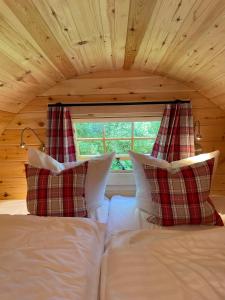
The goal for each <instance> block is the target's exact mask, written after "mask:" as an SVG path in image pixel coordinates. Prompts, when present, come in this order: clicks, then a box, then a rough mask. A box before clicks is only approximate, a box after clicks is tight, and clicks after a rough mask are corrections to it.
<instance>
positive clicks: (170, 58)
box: [156, 0, 225, 75]
mask: <svg viewBox="0 0 225 300" xmlns="http://www.w3.org/2000/svg"><path fill="white" fill-rule="evenodd" d="M224 7H225V2H224V1H221V0H216V1H210V0H204V1H196V4H195V5H194V6H193V8H192V11H191V13H190V14H189V15H188V16H187V18H186V19H185V20H184V23H183V25H182V27H181V29H180V30H179V32H178V34H177V35H176V37H175V39H174V41H173V47H170V48H169V49H168V51H167V52H166V54H165V55H164V57H163V59H162V60H161V62H160V65H159V66H158V68H157V69H156V71H158V72H163V73H167V74H170V75H171V74H175V73H176V71H175V69H176V70H177V69H178V68H179V66H180V65H182V64H183V62H184V60H186V58H187V57H188V56H187V55H188V54H189V55H190V49H194V50H193V51H194V52H195V50H196V49H195V45H196V43H198V40H199V38H200V37H201V36H202V35H203V34H207V31H208V28H209V26H210V25H211V24H212V22H213V21H214V20H215V19H216V18H217V17H218V15H220V14H221V11H222V10H223V9H224ZM185 54H186V55H185ZM181 72H182V70H181Z"/></svg>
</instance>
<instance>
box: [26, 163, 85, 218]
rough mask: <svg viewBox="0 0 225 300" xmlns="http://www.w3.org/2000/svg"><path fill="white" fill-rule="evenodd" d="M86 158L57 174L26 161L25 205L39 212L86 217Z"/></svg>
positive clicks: (45, 214)
mask: <svg viewBox="0 0 225 300" xmlns="http://www.w3.org/2000/svg"><path fill="white" fill-rule="evenodd" d="M87 169H88V162H84V163H82V164H80V165H79V166H76V167H74V168H71V169H66V170H64V171H62V172H60V173H58V174H54V173H52V172H51V171H50V170H47V169H39V168H35V167H32V166H31V165H26V177H27V188H28V191H27V209H28V211H29V213H30V214H32V215H38V216H61V217H87V207H86V202H85V180H86V174H87Z"/></svg>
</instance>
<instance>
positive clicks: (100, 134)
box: [74, 119, 160, 170]
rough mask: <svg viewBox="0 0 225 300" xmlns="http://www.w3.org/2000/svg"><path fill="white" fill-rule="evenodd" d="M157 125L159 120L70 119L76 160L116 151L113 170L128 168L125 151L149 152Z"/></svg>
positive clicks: (129, 164)
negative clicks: (72, 127) (73, 134)
mask: <svg viewBox="0 0 225 300" xmlns="http://www.w3.org/2000/svg"><path fill="white" fill-rule="evenodd" d="M159 126H160V120H155V119H154V120H152V121H151V120H148V121H135V122H131V121H123V122H121V121H112V122H111V121H110V122H96V121H95V122H78V121H75V122H74V127H75V139H76V148H77V158H78V160H85V159H87V158H90V157H93V156H96V155H101V154H104V153H107V152H112V151H115V152H116V157H117V158H118V157H119V158H120V162H121V163H118V160H117V159H115V160H114V162H113V164H112V169H113V170H121V168H122V167H121V166H124V168H125V169H126V170H131V169H132V163H131V161H130V159H129V156H128V151H129V150H133V151H136V152H139V153H151V151H152V147H153V144H154V142H155V138H156V136H157V133H158V130H159Z"/></svg>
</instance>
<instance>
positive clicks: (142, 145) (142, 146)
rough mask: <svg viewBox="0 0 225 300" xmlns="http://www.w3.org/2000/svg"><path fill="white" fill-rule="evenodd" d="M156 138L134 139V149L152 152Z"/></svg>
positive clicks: (141, 151) (140, 151)
mask: <svg viewBox="0 0 225 300" xmlns="http://www.w3.org/2000/svg"><path fill="white" fill-rule="evenodd" d="M154 142H155V141H154V140H134V151H135V152H139V153H151V152H152V147H153V145H154Z"/></svg>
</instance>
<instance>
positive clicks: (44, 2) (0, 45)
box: [0, 0, 225, 113]
mask: <svg viewBox="0 0 225 300" xmlns="http://www.w3.org/2000/svg"><path fill="white" fill-rule="evenodd" d="M0 6H1V11H0V28H1V30H0V66H1V68H0V110H2V111H7V112H11V113H17V112H19V111H20V110H21V109H22V108H23V107H25V106H26V104H28V102H29V101H31V100H32V99H34V98H35V97H36V96H37V95H40V94H42V93H43V92H44V91H46V90H48V89H49V88H50V87H53V86H55V84H57V83H58V82H60V81H63V80H66V79H69V78H74V76H76V75H78V76H80V75H82V74H89V73H93V72H96V71H104V70H105V71H109V70H117V69H122V68H125V69H135V70H142V71H143V70H145V71H147V72H151V74H154V75H165V76H167V77H169V78H173V79H176V80H179V81H182V82H184V83H185V85H187V86H190V87H191V88H192V90H197V91H199V92H201V93H202V94H204V95H205V96H206V97H208V98H213V101H214V102H215V103H216V105H218V106H220V107H221V108H222V109H225V97H219V95H224V94H225V85H224V82H225V75H224V74H225V65H224V55H225V40H224V30H225V23H224V13H225V1H224V0H214V1H212V0H188V1H180V0H171V1H168V0H151V1H150V0H85V1H84V0H26V1H23V0H0ZM128 77H129V78H130V77H131V76H129V75H128V76H127V78H128ZM81 79H82V78H80V79H79V80H81ZM74 80H75V79H72V80H71V82H68V84H69V85H72V84H73V83H74V82H76V84H77V85H78V86H76V87H73V86H71V87H70V89H69V91H68V93H69V94H70V93H71V94H73V96H75V93H76V96H77V95H81V93H80V91H81V90H82V89H83V87H82V86H81V88H79V83H80V84H82V80H81V81H80V82H79V81H74ZM110 80H111V82H110V86H111V87H112V90H111V91H109V90H108V88H107V84H108V83H107V82H104V85H103V83H102V82H100V81H99V80H98V78H97V77H96V82H93V86H90V90H89V91H88V95H90V96H91V98H92V96H93V95H95V94H98V95H100V94H101V95H102V94H103V93H104V95H108V94H109V93H111V95H113V94H126V93H127V86H128V84H129V83H128V82H127V80H126V79H125V77H124V79H123V80H120V81H119V82H114V86H112V85H111V83H112V81H113V79H112V78H111V79H110ZM134 80H135V82H136V84H134V85H133V87H132V88H131V91H130V92H135V93H138V94H141V93H147V92H148V93H151V92H154V91H156V92H158V89H161V90H162V88H160V87H158V86H154V83H152V84H151V83H148V84H149V90H148V87H147V85H148V84H147V81H146V85H145V86H146V89H145V90H143V85H144V82H143V81H142V79H141V78H139V80H137V79H134ZM144 81H145V79H144ZM140 82H141V83H140ZM163 84H164V83H163ZM63 85H64V83H63ZM58 87H59V85H57V88H58ZM150 87H151V88H153V90H151V91H150ZM164 87H165V86H164ZM174 88H176V87H174ZM94 89H97V91H98V93H96V91H94ZM115 90H117V93H116V92H115ZM181 90H183V87H182V88H181ZM168 91H169V90H168ZM170 91H171V90H170ZM55 92H57V90H55ZM55 92H54V96H57V95H56V94H55ZM83 95H84V96H86V95H87V94H86V93H84V94H83ZM92 99H94V98H92ZM95 99H97V98H95ZM93 101H94V100H93Z"/></svg>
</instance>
